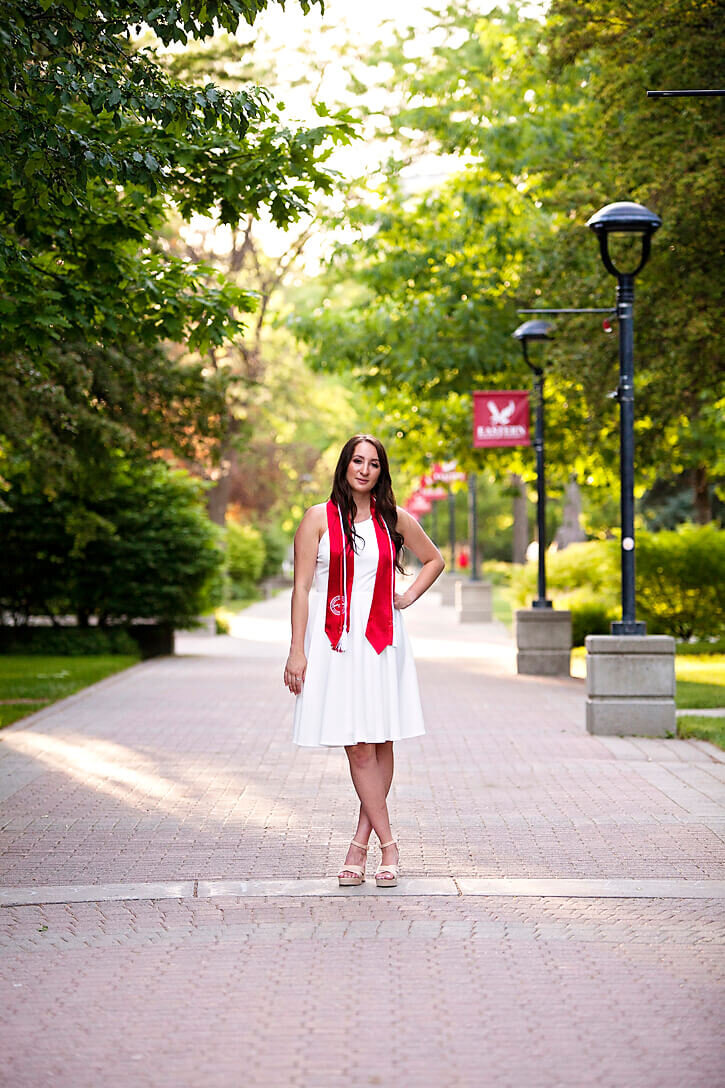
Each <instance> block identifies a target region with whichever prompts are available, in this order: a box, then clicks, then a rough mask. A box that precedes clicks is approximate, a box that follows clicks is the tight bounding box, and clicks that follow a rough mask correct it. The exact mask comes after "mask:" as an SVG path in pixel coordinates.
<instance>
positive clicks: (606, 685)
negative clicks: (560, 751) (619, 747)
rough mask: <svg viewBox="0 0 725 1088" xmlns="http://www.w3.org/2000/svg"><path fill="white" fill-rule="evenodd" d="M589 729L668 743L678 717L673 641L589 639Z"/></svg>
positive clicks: (646, 637) (662, 638)
mask: <svg viewBox="0 0 725 1088" xmlns="http://www.w3.org/2000/svg"><path fill="white" fill-rule="evenodd" d="M586 647H587V711H586V713H587V729H588V731H589V732H590V733H602V734H609V735H615V736H620V737H621V736H644V737H666V736H668V735H674V734H675V732H676V729H677V723H676V717H675V640H674V639H673V638H670V636H669V635H588V636H587V639H586Z"/></svg>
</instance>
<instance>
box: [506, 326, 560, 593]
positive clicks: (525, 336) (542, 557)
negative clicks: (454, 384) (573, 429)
mask: <svg viewBox="0 0 725 1088" xmlns="http://www.w3.org/2000/svg"><path fill="white" fill-rule="evenodd" d="M551 327H552V326H551V322H549V321H540V320H538V321H524V323H523V325H519V327H518V329H516V332H514V333H513V336H514V338H515V339H516V340H518V341H519V343H520V344H521V350H522V351H523V353H524V362H525V363H526V365H527V366H528V367H529V369H530V370H532V371H533V372H534V392H535V394H536V431H535V434H534V449H535V450H536V522H537V533H538V537H539V583H538V596H537V598H536V600H535V601H532V602H531V605H532V608H551V601H547V599H546V481H545V476H544V368H543V367H541V366H537V365H536V364H535V363H532V362H531V360H530V359H529V343H535V342H536V341H539V340H551V336H550V332H551Z"/></svg>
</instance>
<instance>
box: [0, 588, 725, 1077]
mask: <svg viewBox="0 0 725 1088" xmlns="http://www.w3.org/2000/svg"><path fill="white" fill-rule="evenodd" d="M286 607H287V606H286V602H285V601H281V600H279V599H278V600H275V601H272V602H267V603H265V604H263V605H259V606H255V608H254V609H252V610H250V611H249V613H247V614H246V615H245V617H244V618H243V619H242V620H241V621H240V623H239V625H238V628H237V630H236V634H237V635H238V636H239V637H237V638H235V639H204V638H188V639H184V640H182V642H181V644H180V649H182V651H184V652H185V653H186V656H180V657H178V658H176V659H168V660H159V661H155V662H150V663H146V664H144V665H141V666H138V667H137V668H135V669H132V670H130V671H129V672H127V673H125V674H122V675H120V676H117V677H114V678H111V679H110V680H108V681H105V682H103V683H102V684H101V685H98V686H96V687H95V688H93V689H90V690H89V691H88V692H85V693H81V694H80V695H78V696H75V697H73V698H72V699H70V700H67V701H66V702H65V703H63V704H61V705H59V706H57V707H55V708H49V709H48V710H46V711H44V712H41V714H39V715H36V716H35V717H34V718H33V719H32V720H31V722H30V723H26V724H23V723H18V725H16V726H13V727H11V728H10V729H6V730H4V731H3V733H2V734H0V793H1V795H2V797H3V799H4V805H3V818H2V834H1V836H0V864H1V874H0V876H1V879H0V883H2V885H4V886H19V885H33V884H36V885H61V884H99V885H100V884H104V883H118V884H121V883H129V882H134V881H162V880H190V879H191V880H197V879H198V880H203V879H224V878H226V879H249V878H265V877H270V878H274V877H277V878H287V877H321V876H324V875H325V874H334V873H335V872H336V871H337V869H338V868H339V865H340V863H341V860H342V857H343V856H344V855H343V851H344V844H345V841H346V839H347V838H348V837H349V834H350V832H351V830H352V810H353V805H352V802H351V792H350V785H349V778H348V773H347V769H346V763H345V759H344V755H343V753H342V752H340V751H336V750H332V751H309V750H300V749H295V748H294V747H293V746H292V745H291V742H290V733H291V717H292V698H291V696H289V694H288V693H287V692H286V691H285V690H284V689H283V688H282V685H281V683H280V674H281V665H282V663H283V659H284V645H283V641H280V640H283V639H284V635H285V627H286V624H285V618H284V617H285V612H286ZM408 616H409V620H408V623H409V628H410V630H411V632H412V634H413V636H414V644H415V646H416V652H417V655H418V659H419V675H420V679H421V687H422V693H423V699H424V707H425V710H426V719H427V723H428V734H427V735H426V736H425V737H423V738H420V739H416V740H411V741H407V742H405V743H401V744H400V745H398V746H397V769H396V781H395V786H394V790H393V794H392V796H391V807H392V813H393V826H394V828H395V830H396V831H397V832H398V833H399V835H400V839H401V847H402V852H403V864H404V867H405V873H406V874H407V875H421V876H428V877H431V876H447V875H453V876H456V877H529V878H535V877H548V878H555V877H559V878H565V877H569V878H571V877H580V878H612V879H614V878H629V879H632V878H650V879H653V878H668V879H669V878H671V879H675V878H676V879H680V880H683V881H687V880H703V879H711V880H714V879H722V878H723V876H725V841H724V840H725V806H724V805H723V790H724V784H723V780H724V778H725V763H724V762H723V761H722V760H721V758H720V757H719V756H718V755H717V754H716V753H714V752H713V751H712V750H711V749H710V748H709V747H708V746H707V745H700V744H697V743H695V742H684V741H676V740H671V741H639V740H630V739H625V740H620V739H618V738H606V739H605V738H593V737H590V736H588V735H587V734H586V732H585V730H584V710H583V704H584V690H583V685H582V684H581V683H580V682H577V681H572V680H541V679H535V678H517V677H515V676H514V675H513V674H512V673H513V670H512V653H511V646H510V643H509V642H508V641H507V639H506V637H505V636H504V635H503V634H502V632H501V630H500V629H496V628H494V627H491V628H483V627H481V628H477V627H476V626H475V625H472V627H471V628H467V629H463V628H458V627H456V626H455V624H454V622H453V620H452V612H451V610H445V611H442V610H441V609H440V608H439V606H438V605H437V602H436V600H435V597H434V595H433V594H431V595H429V598H428V599H426V600H424V601H422V602H420V604H419V605H418V606H416V608H415V609H414V610H411V612H410V613H409V614H408ZM724 912H725V901H724V900H722V899H717V900H716V899H711V900H707V899H701V898H700V899H687V898H682V899H667V900H655V899H611V898H610V899H573V898H559V897H551V898H526V899H517V898H512V897H485V898H484V897H474V896H458V897H433V896H420V897H417V896H411V897H408V898H398V899H396V898H395V893H394V892H387V893H384V894H381V895H379V896H366V897H364V898H363V897H360V896H358V897H356V896H355V894H354V893H353V894H351V895H350V896H346V897H344V898H324V897H308V898H288V897H283V898H266V899H265V898H258V899H249V898H247V899H243V898H233V897H219V898H215V899H195V898H187V899H182V900H173V899H171V900H155V901H148V900H140V901H121V902H103V903H72V904H71V903H67V904H56V905H46V906H41V905H33V906H26V907H7V908H5V909H3V910H2V911H0V946H2V953H3V955H2V962H1V965H0V979H1V980H2V986H3V1005H4V1015H3V1021H2V1027H1V1028H0V1031H1V1032H2V1034H3V1039H4V1041H3V1044H2V1052H3V1079H4V1083H5V1084H7V1085H8V1086H10V1088H45V1086H46V1085H49V1086H50V1085H61V1086H63V1088H65V1086H69V1088H70V1086H72V1088H85V1086H88V1088H97V1086H98V1085H99V1084H106V1085H110V1086H114V1088H115V1086H116V1085H118V1086H121V1085H123V1086H124V1088H126V1086H130V1088H137V1086H138V1088H145V1086H151V1088H167V1086H169V1088H171V1086H173V1088H187V1086H191V1085H194V1084H196V1083H197V1082H203V1083H204V1084H205V1085H206V1086H207V1088H217V1086H218V1088H228V1086H229V1088H237V1086H240V1085H253V1086H256V1085H265V1086H267V1085H271V1086H277V1085H280V1086H286V1085H291V1086H307V1085H315V1086H317V1085H319V1086H321V1088H326V1086H337V1085H342V1084H347V1083H348V1082H349V1081H350V1079H351V1077H352V1078H354V1079H355V1080H357V1081H359V1082H361V1083H362V1084H363V1085H385V1086H387V1085H401V1086H403V1088H418V1086H420V1088H428V1086H429V1085H436V1086H437V1085H442V1086H446V1088H447V1086H452V1088H454V1086H458V1085H461V1086H466V1088H468V1086H471V1088H473V1086H478V1085H483V1086H491V1088H499V1086H500V1088H538V1086H541V1088H558V1086H566V1088H568V1086H572V1088H575V1086H576V1088H578V1086H580V1085H582V1086H583V1085H593V1086H603V1088H622V1086H625V1085H626V1086H627V1088H670V1086H672V1088H699V1086H703V1088H715V1086H717V1085H720V1084H725V1056H724V1055H725V1049H724V1047H723V1031H722V1026H721V1025H722V1020H723V1018H722V1002H723V991H724V989H725V987H724V986H723V982H724V978H723V976H724V975H725V965H724V963H723V947H724V946H725V925H724V921H725V913H724Z"/></svg>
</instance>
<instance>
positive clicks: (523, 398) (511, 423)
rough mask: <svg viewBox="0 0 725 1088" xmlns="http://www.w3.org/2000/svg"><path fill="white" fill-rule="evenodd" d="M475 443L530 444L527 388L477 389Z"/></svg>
mask: <svg viewBox="0 0 725 1088" xmlns="http://www.w3.org/2000/svg"><path fill="white" fill-rule="evenodd" d="M473 445H474V446H475V447H492V446H530V445H531V436H530V434H529V393H528V390H524V389H513V390H505V391H502V390H500V389H494V390H488V391H487V390H483V391H480V390H479V391H478V392H476V393H474V394H473Z"/></svg>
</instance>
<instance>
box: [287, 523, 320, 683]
mask: <svg viewBox="0 0 725 1088" xmlns="http://www.w3.org/2000/svg"><path fill="white" fill-rule="evenodd" d="M320 520H321V514H320V507H317V506H312V507H310V509H309V510H308V511H307V513H306V514H305V516H304V517H303V518H302V521H301V522H300V525H299V528H298V530H297V532H296V533H295V580H294V588H293V590H292V641H291V643H290V651H289V657H288V658H287V664H286V665H285V670H284V682H285V685H286V687H288V688H289V689H290V691H291V692H292V694H293V695H298V694H299V693H300V692H301V691H302V684H303V683H304V679H305V673H306V672H307V658H306V657H305V632H306V631H307V618H308V615H309V598H310V589H311V588H312V581H313V579H314V577H315V564H316V562H317V549H318V546H319V543H320Z"/></svg>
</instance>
